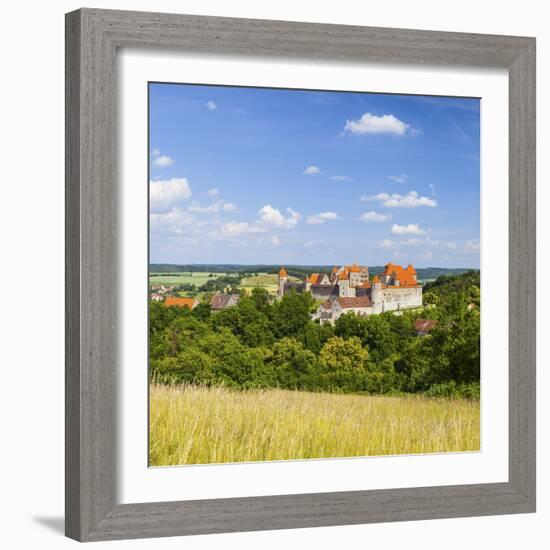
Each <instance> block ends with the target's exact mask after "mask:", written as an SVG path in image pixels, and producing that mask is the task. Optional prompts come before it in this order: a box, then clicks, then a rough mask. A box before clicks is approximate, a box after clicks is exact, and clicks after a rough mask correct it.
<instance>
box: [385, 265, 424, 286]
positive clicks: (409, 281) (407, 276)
mask: <svg viewBox="0 0 550 550" xmlns="http://www.w3.org/2000/svg"><path fill="white" fill-rule="evenodd" d="M382 275H389V276H390V277H393V278H394V279H395V280H396V281H399V286H416V285H417V284H418V283H417V282H416V280H415V278H414V275H416V271H415V269H414V267H413V266H412V265H411V264H409V265H408V267H407V269H403V266H401V265H397V264H392V263H391V262H390V263H388V264H386V265H385V270H384V272H383V273H382Z"/></svg>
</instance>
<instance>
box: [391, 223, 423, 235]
mask: <svg viewBox="0 0 550 550" xmlns="http://www.w3.org/2000/svg"><path fill="white" fill-rule="evenodd" d="M391 232H392V233H393V234H394V235H422V234H424V233H426V231H424V229H422V228H421V227H420V226H419V225H418V224H417V223H409V224H408V225H398V224H397V223H394V224H393V225H392V226H391Z"/></svg>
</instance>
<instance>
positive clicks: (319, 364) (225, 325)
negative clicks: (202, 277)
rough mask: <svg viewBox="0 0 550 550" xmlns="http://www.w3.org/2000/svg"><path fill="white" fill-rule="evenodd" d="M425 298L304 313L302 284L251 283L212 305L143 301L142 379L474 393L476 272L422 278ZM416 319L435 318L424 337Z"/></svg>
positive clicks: (308, 301) (307, 308)
mask: <svg viewBox="0 0 550 550" xmlns="http://www.w3.org/2000/svg"><path fill="white" fill-rule="evenodd" d="M423 296H424V305H425V307H424V308H423V309H420V310H414V311H404V312H402V313H403V314H402V315H395V314H394V313H384V314H381V315H370V316H368V317H358V316H356V315H355V314H346V315H343V316H342V317H341V318H339V319H338V321H337V322H336V323H335V325H334V326H331V325H328V324H324V325H320V324H318V323H316V322H313V321H312V320H311V318H310V314H311V312H312V311H313V310H314V309H315V308H316V307H317V303H315V302H314V301H313V300H312V298H311V297H310V295H309V294H308V293H304V294H294V293H291V294H287V295H285V296H284V298H282V299H281V300H273V299H272V298H271V297H270V296H269V294H268V292H267V291H265V290H264V289H262V288H255V289H253V290H252V292H250V293H248V294H245V293H244V292H243V293H242V295H241V299H240V301H239V303H238V304H237V305H236V306H234V307H230V308H228V309H225V310H222V311H219V312H211V311H210V306H209V305H208V304H206V303H202V304H200V305H198V306H197V307H196V308H195V309H193V310H192V311H191V310H189V309H187V308H177V307H171V308H167V307H165V306H164V305H163V304H162V303H157V302H151V303H150V324H149V328H150V335H149V337H150V341H149V354H150V378H151V381H152V382H154V383H155V384H192V385H198V386H203V387H215V386H216V387H217V386H223V387H225V388H228V389H231V390H244V389H246V390H248V389H267V388H279V389H282V390H301V391H308V392H330V393H350V394H386V395H401V394H423V395H426V396H432V397H464V398H471V399H478V398H479V379H480V273H479V271H467V272H465V273H462V274H459V275H442V276H439V277H438V278H437V279H436V280H435V281H433V282H429V283H426V284H425V285H424V289H423ZM418 318H422V319H434V320H437V321H438V323H437V325H436V326H435V327H434V328H433V330H432V331H431V332H430V334H429V335H427V336H419V335H418V334H417V332H416V330H415V328H414V321H415V320H416V319H418Z"/></svg>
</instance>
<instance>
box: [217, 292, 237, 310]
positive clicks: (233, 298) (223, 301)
mask: <svg viewBox="0 0 550 550" xmlns="http://www.w3.org/2000/svg"><path fill="white" fill-rule="evenodd" d="M239 298H240V296H239V295H238V294H222V293H221V292H218V293H216V294H214V296H212V299H211V300H210V307H211V309H212V311H220V310H222V309H227V308H228V307H231V306H236V305H237V304H238V302H239Z"/></svg>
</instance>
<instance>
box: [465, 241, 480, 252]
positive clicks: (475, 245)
mask: <svg viewBox="0 0 550 550" xmlns="http://www.w3.org/2000/svg"><path fill="white" fill-rule="evenodd" d="M480 249H481V247H480V244H479V241H466V243H465V244H464V248H463V252H464V254H479V251H480Z"/></svg>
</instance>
